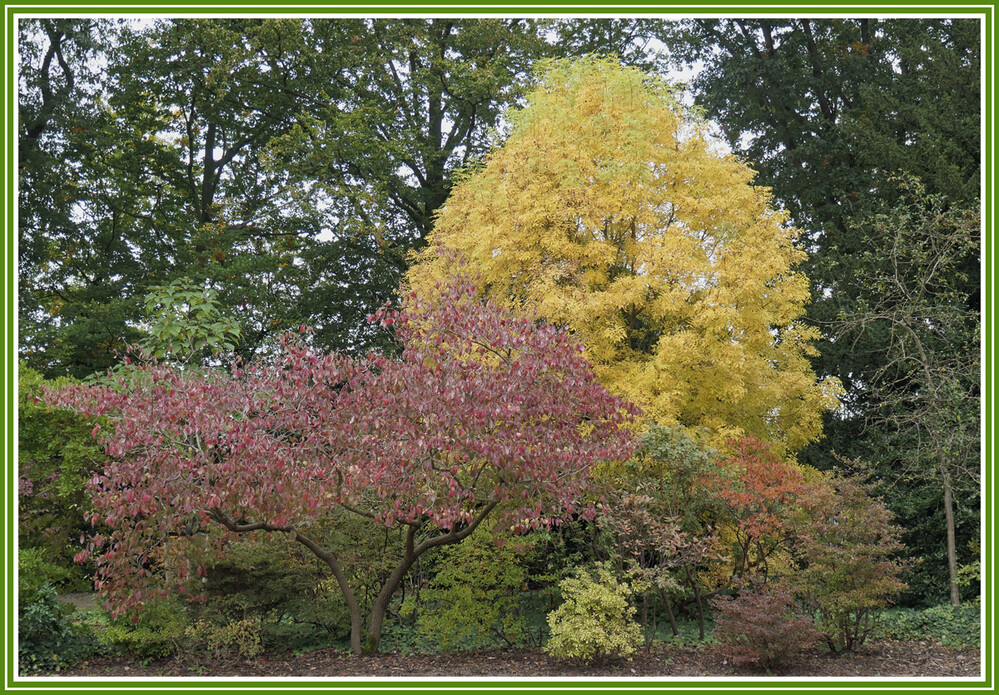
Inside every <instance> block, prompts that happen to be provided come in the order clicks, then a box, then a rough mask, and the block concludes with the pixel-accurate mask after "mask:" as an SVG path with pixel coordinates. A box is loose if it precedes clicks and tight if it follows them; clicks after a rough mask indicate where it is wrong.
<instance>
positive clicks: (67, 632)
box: [17, 584, 101, 674]
mask: <svg viewBox="0 0 999 695" xmlns="http://www.w3.org/2000/svg"><path fill="white" fill-rule="evenodd" d="M19 598H20V605H19V606H18V653H17V663H18V670H19V671H20V672H21V673H22V674H25V673H32V672H53V671H60V670H62V669H64V668H67V667H69V666H72V665H74V664H76V663H79V662H80V661H82V660H84V659H86V658H88V657H90V656H93V655H94V654H96V653H98V652H99V651H100V650H101V648H100V644H99V643H98V642H97V639H96V638H95V636H94V634H93V632H91V630H90V629H89V628H87V627H86V626H85V625H82V624H79V623H74V622H72V621H71V620H70V617H69V616H70V615H71V614H72V612H73V609H72V607H71V606H69V605H66V604H63V603H61V602H60V601H59V597H58V595H57V594H56V591H55V589H54V588H53V587H52V586H51V585H49V584H45V585H43V586H41V587H39V588H38V589H36V590H35V591H33V592H24V591H21V592H20V597H19Z"/></svg>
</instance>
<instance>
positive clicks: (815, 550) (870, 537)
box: [795, 474, 907, 651]
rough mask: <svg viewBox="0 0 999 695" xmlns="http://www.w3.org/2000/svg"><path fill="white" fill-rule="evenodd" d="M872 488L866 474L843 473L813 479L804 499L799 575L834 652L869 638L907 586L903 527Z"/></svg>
mask: <svg viewBox="0 0 999 695" xmlns="http://www.w3.org/2000/svg"><path fill="white" fill-rule="evenodd" d="M871 488H872V486H871V484H870V483H868V482H867V480H866V478H865V476H864V475H863V474H842V475H835V476H829V477H828V478H826V479H825V480H824V481H821V480H820V481H818V482H816V483H815V484H813V485H811V486H809V488H808V489H807V491H806V494H804V495H802V497H801V498H800V500H799V502H800V507H801V509H802V510H803V512H804V514H805V515H806V521H804V522H803V523H802V526H801V528H802V531H801V533H800V535H799V537H798V539H797V541H798V542H797V547H796V552H797V554H798V557H799V561H800V562H801V565H802V569H801V570H800V571H799V572H797V573H796V576H795V580H796V582H797V585H798V586H799V587H800V588H801V590H802V592H803V593H804V594H805V595H806V596H807V597H808V599H809V600H810V602H811V605H812V607H813V608H814V610H815V611H816V613H817V615H818V626H819V628H820V629H821V630H822V632H823V633H824V634H825V636H826V642H827V644H828V645H829V648H830V649H831V650H833V651H850V650H852V649H854V648H856V647H858V646H860V645H861V644H863V643H864V642H865V641H866V640H867V638H868V637H869V636H870V635H871V634H872V633H873V632H874V631H875V630H876V629H877V626H878V618H879V615H880V613H881V611H882V610H883V609H884V608H885V607H887V606H888V605H889V604H890V601H891V598H892V596H894V595H896V594H898V593H899V592H900V591H902V590H903V589H905V583H904V582H903V581H902V579H901V575H902V572H903V571H904V570H905V568H906V566H907V563H905V562H904V561H902V560H899V559H898V557H897V555H898V553H899V551H900V550H902V548H903V545H902V543H901V541H900V540H899V538H900V537H901V534H902V529H900V528H899V527H898V526H896V525H895V524H894V523H893V517H892V513H891V511H889V509H888V508H887V507H886V506H885V504H884V503H883V502H882V501H881V500H880V499H877V498H875V497H872V496H871Z"/></svg>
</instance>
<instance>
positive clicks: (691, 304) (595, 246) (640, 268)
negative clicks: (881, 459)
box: [408, 58, 839, 450]
mask: <svg viewBox="0 0 999 695" xmlns="http://www.w3.org/2000/svg"><path fill="white" fill-rule="evenodd" d="M528 102H529V105H528V106H527V107H526V108H524V109H522V110H520V111H517V112H515V113H513V114H512V115H511V121H512V123H513V129H512V132H511V134H510V137H509V139H508V140H507V142H506V143H505V144H504V145H503V146H502V147H501V148H499V149H497V150H495V151H494V152H492V153H491V155H490V156H489V157H488V158H487V160H486V163H485V166H484V168H483V169H482V170H481V171H479V172H477V173H475V174H473V175H470V176H468V177H467V178H466V179H465V180H464V181H463V182H462V183H460V184H459V185H457V186H456V187H455V188H454V189H453V191H452V193H451V196H450V198H449V199H448V202H447V203H446V205H445V206H444V208H443V209H442V210H441V212H440V213H439V216H438V218H437V222H436V226H435V227H434V230H433V233H432V235H431V238H430V241H431V245H430V246H429V247H428V248H427V249H426V250H425V251H423V252H422V253H421V254H419V255H418V256H417V257H416V258H415V266H414V268H413V269H412V270H411V271H410V273H409V275H408V279H409V282H410V284H411V286H412V287H413V288H414V289H416V290H417V291H425V290H426V289H427V288H429V287H432V286H433V284H434V283H435V282H438V281H439V280H440V279H441V278H443V277H446V276H447V275H448V274H449V273H450V272H452V270H453V269H452V267H451V266H452V259H453V258H454V257H455V256H454V255H452V254H448V253H441V252H440V251H441V248H444V249H450V250H452V251H456V252H457V256H459V257H461V256H463V257H467V258H468V259H470V261H471V263H472V264H473V265H474V266H475V268H476V269H477V270H478V271H479V272H480V273H481V281H480V283H479V285H478V287H479V290H480V291H481V292H482V293H483V294H486V295H488V296H490V297H491V298H493V299H495V300H496V301H498V302H501V303H503V304H506V305H508V306H514V307H522V306H529V307H532V308H533V309H535V310H537V311H538V313H540V315H542V316H543V317H545V318H546V319H547V320H549V321H551V322H553V323H555V324H558V325H563V326H566V327H568V328H569V330H571V331H572V332H573V334H574V335H575V336H576V337H577V338H578V339H579V340H580V341H581V342H582V343H583V344H584V345H585V346H586V354H587V357H588V358H589V359H590V360H591V361H592V362H593V364H594V366H595V369H596V371H597V373H598V375H599V378H600V379H601V381H602V382H603V383H604V384H605V385H607V386H608V388H610V389H611V391H612V392H615V393H617V394H619V395H622V396H625V397H627V398H628V399H630V400H631V401H633V402H635V403H636V404H638V405H639V406H641V407H642V409H643V410H644V411H645V412H646V413H647V415H648V416H649V417H650V418H651V419H652V420H654V421H657V422H659V423H661V424H664V425H667V426H673V425H682V426H685V427H694V426H701V427H707V428H709V429H710V430H712V431H714V432H716V433H718V434H719V435H727V436H733V435H741V434H751V435H754V436H757V437H760V438H761V439H765V440H768V441H775V442H777V443H778V444H779V445H780V446H781V447H783V448H786V449H790V450H797V449H799V448H800V447H802V446H803V445H804V444H806V443H808V442H809V441H812V440H814V439H815V438H817V437H818V435H819V433H820V428H821V420H820V417H821V414H822V412H823V411H825V410H826V409H828V408H831V407H833V406H835V404H836V403H837V394H838V392H839V385H838V382H836V381H835V380H834V379H830V380H828V381H825V382H821V383H817V382H816V379H815V376H814V374H813V372H812V370H811V368H810V367H809V364H808V362H807V359H806V357H807V356H808V355H810V354H812V353H813V348H812V347H811V342H812V341H813V340H814V339H815V338H816V336H817V333H816V331H814V330H813V329H811V328H809V327H806V326H803V325H801V324H800V323H799V318H800V317H801V316H802V315H803V313H804V307H805V304H806V303H807V302H808V301H809V288H808V280H807V278H806V277H805V276H804V275H802V274H801V273H798V272H796V271H795V269H794V268H795V266H796V264H798V263H800V262H801V261H802V260H803V259H804V258H805V254H804V252H803V251H801V250H800V249H799V248H798V247H797V246H796V244H795V239H796V236H797V234H798V232H797V230H795V229H793V228H791V227H790V226H788V225H787V224H786V221H787V217H786V215H785V214H784V213H783V212H780V211H777V210H774V209H773V208H772V207H771V206H770V194H769V192H768V191H767V190H764V189H760V188H756V187H754V186H753V185H752V180H753V172H752V171H751V170H750V169H749V168H748V167H747V166H745V165H744V164H741V163H739V162H738V161H736V160H735V159H734V158H732V157H729V156H726V155H724V154H722V153H720V152H719V151H718V150H717V148H716V147H715V146H714V145H713V143H712V142H711V141H710V139H709V138H708V136H707V134H706V132H705V126H704V124H703V122H702V121H701V120H700V119H699V118H698V117H697V115H696V114H693V113H690V112H687V111H685V110H684V109H683V108H682V107H681V105H680V104H679V102H678V100H677V97H676V95H675V93H674V90H673V89H672V88H671V87H670V86H669V85H667V84H666V83H665V82H663V81H662V80H659V79H656V78H650V77H648V76H645V75H643V74H642V73H641V72H640V71H638V70H637V69H634V68H622V67H621V66H620V65H619V64H618V63H617V62H616V61H613V60H608V59H596V58H587V59H581V60H578V61H576V62H566V61H558V62H553V63H550V64H549V70H548V72H547V73H545V75H544V76H543V77H542V78H541V80H540V83H539V84H538V86H537V87H536V88H535V89H534V91H532V92H531V94H530V95H529V99H528Z"/></svg>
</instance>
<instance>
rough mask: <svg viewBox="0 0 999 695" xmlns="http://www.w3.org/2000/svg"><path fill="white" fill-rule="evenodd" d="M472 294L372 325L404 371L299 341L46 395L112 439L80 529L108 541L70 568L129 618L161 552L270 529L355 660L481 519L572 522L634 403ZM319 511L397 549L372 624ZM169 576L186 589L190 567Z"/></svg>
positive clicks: (96, 543) (559, 336) (576, 352)
mask: <svg viewBox="0 0 999 695" xmlns="http://www.w3.org/2000/svg"><path fill="white" fill-rule="evenodd" d="M473 294H474V293H473V291H472V288H471V286H470V285H468V284H467V283H457V284H454V285H452V286H448V287H446V288H444V290H442V292H441V296H440V300H439V301H435V302H433V303H432V304H425V303H423V302H422V301H421V300H419V299H417V298H416V297H413V296H411V297H409V298H408V299H407V301H406V303H405V305H404V306H403V307H402V310H401V311H400V312H398V313H396V312H383V313H382V314H381V316H380V320H381V323H382V324H383V325H392V326H394V328H395V330H396V332H397V335H398V337H399V338H400V339H401V341H402V343H403V346H404V347H403V351H402V355H401V357H400V358H398V359H390V358H386V357H383V356H379V355H372V356H369V357H367V358H365V359H359V360H352V359H349V358H346V357H341V356H336V355H329V354H323V353H319V352H316V351H313V350H311V349H308V348H307V347H305V346H304V345H303V344H301V342H294V341H292V342H288V343H287V344H286V345H285V346H284V351H283V353H282V354H281V355H280V356H279V357H278V358H277V359H275V360H273V361H270V362H258V363H255V364H251V365H248V366H247V367H245V368H243V369H237V370H234V371H233V373H232V374H231V375H224V374H220V373H217V372H216V373H212V374H205V375H200V376H192V375H191V374H190V372H188V373H181V372H179V371H177V370H175V369H171V368H167V367H163V366H158V365H155V364H146V365H143V366H142V367H140V368H138V370H137V372H133V373H131V374H128V372H127V371H126V372H123V373H121V374H119V375H118V376H117V377H115V378H114V381H113V383H112V385H110V386H95V387H89V388H88V387H81V388H75V389H69V390H67V391H64V392H62V393H60V394H58V395H57V396H55V397H54V400H55V401H57V402H60V403H63V404H66V405H70V406H72V407H75V408H78V409H80V410H82V411H84V412H88V413H100V414H103V415H105V416H106V417H108V418H109V419H110V421H111V423H112V424H113V429H112V431H111V433H110V434H109V435H108V436H107V437H106V439H105V441H104V444H105V448H106V451H107V454H108V457H109V460H108V462H107V463H106V465H105V468H104V471H103V473H102V474H101V475H98V476H95V478H94V479H93V481H92V483H91V487H92V490H93V500H94V506H95V510H96V511H95V513H94V515H93V519H94V520H100V521H103V522H105V523H107V525H108V526H109V527H111V528H112V529H113V531H112V533H111V536H110V538H107V539H105V538H102V537H98V538H95V539H94V540H93V544H92V546H91V549H90V550H88V551H85V552H84V553H83V555H87V554H89V553H90V552H96V553H97V554H98V557H97V563H98V572H97V577H98V582H97V583H98V588H99V589H100V590H101V592H102V594H103V595H104V597H105V598H106V599H107V600H108V601H109V602H110V603H111V605H112V607H113V609H114V611H115V612H116V613H118V612H121V611H123V610H125V609H128V608H137V607H140V606H141V605H142V603H143V601H144V599H145V598H146V597H148V596H149V592H150V591H151V590H152V589H154V588H155V587H154V586H151V585H153V584H154V572H153V570H152V568H151V567H150V563H149V558H150V557H151V555H153V554H154V553H155V552H156V548H157V546H158V545H160V544H161V542H162V541H163V539H164V538H168V537H170V536H171V535H184V534H185V533H186V534H190V533H191V531H192V530H195V529H205V530H208V529H209V528H221V529H222V530H224V531H225V532H228V533H229V534H237V535H240V534H248V533H252V532H254V531H259V532H271V533H281V534H284V535H285V537H286V538H287V539H288V540H289V542H292V543H299V544H301V545H302V546H304V547H305V548H308V549H309V550H310V551H311V552H312V553H314V554H315V555H316V557H318V558H319V559H320V560H322V561H323V562H324V563H325V564H326V565H327V566H328V568H329V570H330V572H331V574H332V575H333V577H334V578H335V579H336V581H337V583H338V585H339V587H340V590H341V591H342V593H343V596H344V599H345V602H346V604H347V606H348V607H349V610H350V616H351V645H352V648H353V650H354V651H355V652H361V651H362V650H365V651H373V650H375V649H377V646H378V642H379V638H380V635H381V625H382V620H383V617H384V615H385V610H386V608H387V606H388V602H389V599H390V598H391V596H392V594H393V592H394V591H395V589H396V588H397V587H398V586H399V583H400V582H401V581H402V579H403V578H404V577H405V575H406V573H407V572H408V571H409V569H410V568H411V567H412V566H413V564H414V562H416V560H417V559H418V558H419V557H420V556H421V555H422V554H423V553H424V552H426V551H427V550H429V549H431V548H434V547H438V546H441V545H445V544H449V543H456V542H458V541H460V540H462V539H463V538H465V537H467V536H468V535H470V534H471V533H473V532H474V531H475V530H476V528H477V527H479V525H480V524H481V523H482V522H483V520H484V519H486V518H487V517H488V516H490V514H492V515H493V516H494V517H497V518H498V519H497V520H498V522H504V523H506V524H508V525H513V526H522V527H523V526H528V527H529V526H531V525H535V524H543V523H546V522H547V521H550V520H552V519H553V518H556V517H558V516H559V515H561V514H563V513H565V512H566V511H572V509H573V504H574V503H576V499H577V496H578V495H579V493H580V492H581V491H582V490H583V489H584V488H585V487H586V485H587V481H588V471H589V468H590V466H591V465H592V464H593V463H594V462H597V461H601V460H614V459H618V458H622V457H626V456H628V455H629V454H630V451H631V448H632V444H631V433H630V427H629V423H631V421H632V420H633V417H634V414H635V408H634V406H631V405H629V404H627V403H625V402H624V401H621V400H620V399H618V398H615V397H613V396H611V395H610V394H609V393H608V392H607V391H606V390H605V389H604V388H603V387H602V386H601V385H600V384H599V382H598V381H597V380H596V378H595V376H594V375H593V373H592V371H591V369H590V367H589V365H588V363H587V362H586V361H585V359H584V357H583V355H582V349H581V348H580V347H579V346H578V345H577V344H576V343H575V342H573V341H572V340H570V339H569V338H568V337H567V336H566V335H565V334H563V333H561V332H560V331H558V330H556V329H555V328H554V327H551V326H543V325H542V326H538V325H537V324H536V322H535V321H533V320H530V319H526V318H516V317H514V316H513V315H512V314H510V313H509V312H507V311H505V310H502V309H500V308H499V307H497V306H495V305H492V304H481V303H479V302H477V301H475V299H474V296H473ZM95 432H96V430H95ZM331 509H336V510H338V511H339V512H340V513H349V514H354V515H357V516H358V517H360V518H362V519H367V520H370V522H371V523H372V524H376V525H383V526H387V527H390V528H391V527H396V528H400V529H402V533H403V534H404V535H405V544H404V545H405V547H404V552H403V553H402V555H401V556H400V557H398V558H397V561H396V564H395V566H394V569H393V570H392V572H391V574H390V575H389V576H388V577H387V578H385V579H384V581H383V584H382V586H381V591H380V592H379V593H378V595H377V597H376V598H375V599H374V601H373V603H372V605H371V606H370V615H369V617H368V620H367V622H366V624H364V622H363V621H362V620H363V619H362V608H363V607H362V606H361V605H360V603H359V601H358V600H357V597H356V596H355V594H354V592H353V591H352V589H351V586H350V583H349V582H348V579H347V576H346V574H345V568H344V567H343V565H342V563H341V555H340V550H341V549H338V548H330V547H323V546H322V545H321V544H320V543H319V541H318V540H317V538H318V537H316V536H314V535H313V534H312V533H311V531H310V527H311V525H312V524H313V523H314V522H315V521H316V520H317V519H318V518H320V517H323V516H324V514H328V513H329V511H330V510H331ZM580 511H583V510H580ZM212 535H213V536H214V535H216V534H212ZM230 537H231V536H230ZM195 539H199V540H203V539H204V536H199V535H195V537H194V538H192V539H191V542H192V543H194V542H195ZM194 574H196V575H200V574H201V569H200V567H199V569H197V570H196V571H195V572H194ZM175 575H176V576H178V577H179V578H180V579H181V580H184V579H185V578H190V575H191V567H190V566H189V565H188V566H184V565H181V566H177V567H176V569H175Z"/></svg>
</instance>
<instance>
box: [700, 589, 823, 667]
mask: <svg viewBox="0 0 999 695" xmlns="http://www.w3.org/2000/svg"><path fill="white" fill-rule="evenodd" d="M711 605H712V607H713V608H714V609H715V611H716V615H715V632H714V637H715V639H716V640H717V641H718V642H719V643H720V644H721V645H722V648H723V650H724V652H725V654H726V656H727V657H728V658H729V659H731V660H732V662H733V663H734V664H737V665H744V664H752V665H754V666H758V667H759V668H763V669H766V670H768V671H770V670H774V669H778V668H780V667H782V666H785V665H786V664H787V663H788V662H789V661H791V660H792V659H793V658H794V657H795V656H797V655H799V654H800V653H801V652H803V651H805V650H806V649H809V648H811V647H813V646H815V645H816V644H817V643H818V642H819V641H820V639H821V637H822V635H821V633H820V632H819V631H818V630H817V629H816V627H815V623H814V621H813V620H812V619H811V618H810V617H808V616H806V615H805V614H804V613H803V612H802V611H801V609H800V608H799V607H798V606H797V605H796V600H795V596H794V593H793V592H792V590H791V589H790V587H788V586H787V585H786V584H783V583H769V584H764V583H762V582H754V583H751V584H748V585H747V586H746V587H745V588H744V589H743V590H741V591H740V592H739V594H738V596H736V597H735V598H733V597H730V596H725V597H721V596H720V597H716V598H715V599H713V600H712V602H711Z"/></svg>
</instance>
